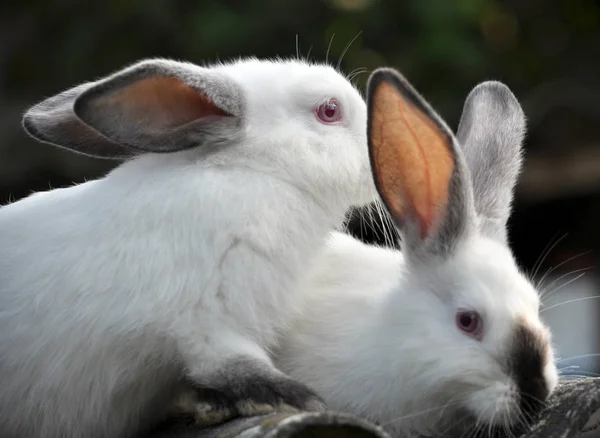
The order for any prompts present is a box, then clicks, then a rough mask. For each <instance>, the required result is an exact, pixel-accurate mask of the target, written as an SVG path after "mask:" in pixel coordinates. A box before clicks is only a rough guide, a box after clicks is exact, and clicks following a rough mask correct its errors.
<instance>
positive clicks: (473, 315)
mask: <svg viewBox="0 0 600 438" xmlns="http://www.w3.org/2000/svg"><path fill="white" fill-rule="evenodd" d="M456 326H457V327H458V328H459V329H460V330H461V331H463V332H464V333H466V334H468V335H469V336H471V337H473V338H475V339H477V340H481V333H482V329H483V323H482V321H481V316H479V313H477V312H476V311H474V310H459V311H458V312H456Z"/></svg>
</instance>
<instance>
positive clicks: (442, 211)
mask: <svg viewBox="0 0 600 438" xmlns="http://www.w3.org/2000/svg"><path fill="white" fill-rule="evenodd" d="M367 110H368V124H367V129H368V142H369V153H370V158H371V169H372V171H373V177H374V180H375V185H376V186H377V190H378V192H379V194H380V196H381V198H382V200H383V202H384V204H385V205H386V207H387V209H388V211H389V212H390V214H391V216H392V218H393V219H394V221H395V223H396V225H397V226H398V228H399V230H400V233H401V235H402V240H403V243H404V245H403V248H405V249H406V250H407V254H409V255H410V256H411V257H416V258H417V259H421V260H422V259H426V260H430V259H432V258H437V259H444V258H446V257H448V256H449V255H450V254H451V253H452V251H453V249H454V248H455V247H456V245H457V244H458V243H460V242H461V241H462V240H464V239H465V237H466V235H467V234H468V232H469V231H470V230H471V228H472V226H473V224H474V210H473V200H472V193H471V186H470V178H469V174H468V169H467V167H466V164H465V162H464V159H463V157H462V154H461V151H460V150H459V148H458V147H457V142H456V140H455V138H454V135H453V134H452V132H451V131H450V129H449V128H448V127H447V126H446V124H445V123H444V122H443V121H442V120H441V118H440V117H439V116H438V115H437V114H436V113H435V111H434V110H433V109H432V108H431V107H430V106H429V105H428V104H427V102H426V101H425V100H424V99H423V98H422V97H421V96H420V95H419V94H418V93H417V91H415V90H414V88H413V87H412V86H411V85H410V84H409V83H408V81H407V80H406V79H405V78H404V77H402V76H401V75H400V73H398V72H397V71H395V70H392V69H388V68H385V69H378V70H376V71H375V72H373V74H372V75H371V77H370V78H369V82H368V85H367Z"/></svg>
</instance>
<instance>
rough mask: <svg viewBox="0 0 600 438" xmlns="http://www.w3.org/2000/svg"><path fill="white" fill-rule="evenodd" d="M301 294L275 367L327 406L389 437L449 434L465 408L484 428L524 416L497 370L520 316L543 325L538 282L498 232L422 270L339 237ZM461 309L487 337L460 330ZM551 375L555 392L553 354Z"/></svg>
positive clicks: (385, 251)
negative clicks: (379, 427)
mask: <svg viewBox="0 0 600 438" xmlns="http://www.w3.org/2000/svg"><path fill="white" fill-rule="evenodd" d="M300 293H301V294H302V296H303V298H304V301H303V308H302V312H301V317H299V318H297V320H296V321H295V323H294V324H293V325H292V326H291V327H290V329H289V330H288V331H287V332H286V334H285V336H284V337H283V338H282V340H281V342H280V349H279V350H278V351H277V352H276V359H275V363H276V365H277V366H278V367H279V368H280V369H281V370H282V371H284V372H286V373H288V374H289V375H291V376H292V377H295V378H296V379H298V380H300V381H302V382H304V383H306V384H308V385H309V386H311V387H313V388H315V389H316V390H317V391H318V392H319V394H320V395H322V396H323V397H324V398H325V401H326V403H327V404H328V406H329V408H330V409H333V410H340V411H344V412H351V413H354V414H356V415H360V416H364V417H366V418H369V419H371V420H372V421H376V422H378V423H381V424H383V425H384V426H385V428H386V429H388V430H389V431H390V432H392V433H401V432H403V433H409V432H414V431H418V432H429V431H436V432H442V431H443V430H444V428H445V427H448V425H447V424H446V421H448V420H450V421H455V422H456V421H457V420H458V419H460V417H458V416H457V415H459V414H458V412H459V408H464V407H466V406H467V407H469V408H470V409H471V410H472V412H475V413H476V415H478V416H479V417H480V420H481V421H482V422H483V423H484V424H487V423H490V422H492V421H496V422H502V421H506V420H507V419H510V421H516V420H518V417H517V416H516V415H512V414H514V413H516V412H515V411H514V409H515V407H514V401H513V400H514V397H513V396H510V394H509V393H510V392H511V391H514V383H513V382H512V380H511V378H510V377H509V376H507V375H506V374H505V373H504V371H503V370H502V368H501V363H502V362H503V361H504V360H505V359H506V351H505V350H504V346H505V341H506V340H507V338H508V337H509V336H511V335H512V330H513V328H514V322H515V321H516V320H518V319H519V318H523V319H524V320H525V321H527V322H528V323H529V324H534V325H535V326H536V327H535V328H536V329H538V330H541V331H543V332H544V333H545V332H546V329H545V328H543V326H542V324H541V322H540V321H539V317H538V307H539V299H538V295H537V293H536V291H535V289H534V288H533V287H532V285H531V284H530V283H529V281H528V280H527V279H526V278H525V277H524V276H523V275H522V274H521V273H520V272H519V270H518V268H517V266H516V265H515V263H514V260H513V258H512V255H511V254H510V252H509V251H508V250H507V249H506V248H505V247H504V246H503V245H501V244H499V243H497V242H496V241H495V240H491V239H487V238H485V237H481V236H479V237H477V238H474V239H473V240H472V241H469V242H467V243H465V245H464V246H463V247H462V248H461V249H460V250H459V251H458V252H457V254H456V255H455V256H454V257H453V258H452V259H450V260H448V261H447V262H445V263H444V264H442V265H439V266H429V267H428V268H427V269H426V270H417V271H415V270H414V269H413V267H410V266H408V265H407V264H406V263H405V261H404V258H403V256H402V253H401V252H400V251H396V250H392V249H388V248H378V247H375V246H369V245H366V244H364V243H362V242H360V241H358V240H356V239H354V238H353V237H351V236H348V235H346V234H342V233H334V234H333V235H332V236H331V238H330V239H329V242H328V244H327V246H326V248H325V249H324V250H323V252H322V253H321V255H320V256H319V257H318V258H317V260H316V261H315V263H314V264H313V266H312V269H311V270H310V272H309V275H308V276H307V278H306V279H304V280H303V282H302V283H301V285H300ZM460 307H467V308H473V307H474V308H476V309H478V310H479V311H480V313H481V314H482V317H483V319H484V324H485V336H484V340H483V341H482V342H481V343H480V342H477V341H475V340H473V339H470V338H468V337H467V336H466V335H465V334H463V333H461V332H460V331H459V330H458V329H457V328H456V327H455V322H454V318H455V312H456V309H457V308H460ZM545 377H546V379H548V382H549V384H550V386H551V389H554V388H555V387H556V384H557V378H558V377H557V372H556V367H555V364H554V360H553V359H552V358H550V360H549V365H548V367H547V370H546V373H545ZM501 397H507V399H506V401H505V402H498V400H501ZM454 402H456V404H454ZM445 405H447V407H446V408H445V409H444V410H443V411H442V407H443V406H445Z"/></svg>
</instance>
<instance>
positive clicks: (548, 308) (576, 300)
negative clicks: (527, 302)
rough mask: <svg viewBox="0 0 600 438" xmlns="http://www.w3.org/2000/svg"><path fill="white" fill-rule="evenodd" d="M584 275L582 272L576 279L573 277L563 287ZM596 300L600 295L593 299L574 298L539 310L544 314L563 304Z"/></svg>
mask: <svg viewBox="0 0 600 438" xmlns="http://www.w3.org/2000/svg"><path fill="white" fill-rule="evenodd" d="M584 274H585V272H584V273H582V274H579V275H578V276H577V277H575V278H573V279H572V280H570V281H568V282H567V283H565V284H564V285H563V286H566V285H568V284H569V283H572V282H573V281H575V280H577V279H579V278H581V277H582V276H583V275H584ZM561 287H562V286H561ZM598 298H600V295H594V296H593V297H581V298H574V299H572V300H567V301H563V302H562V303H558V304H554V305H552V306H550V307H546V308H545V309H542V310H540V313H543V312H545V311H547V310H550V309H554V308H556V307H560V306H564V305H565V304H571V303H576V302H578V301H586V300H595V299H598Z"/></svg>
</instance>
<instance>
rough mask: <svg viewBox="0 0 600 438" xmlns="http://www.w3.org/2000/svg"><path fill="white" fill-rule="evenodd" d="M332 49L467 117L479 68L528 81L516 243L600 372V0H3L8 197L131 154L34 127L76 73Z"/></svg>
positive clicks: (3, 167) (0, 119)
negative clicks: (44, 134) (53, 143)
mask: <svg viewBox="0 0 600 438" xmlns="http://www.w3.org/2000/svg"><path fill="white" fill-rule="evenodd" d="M328 51H329V58H328V59H329V62H331V63H334V64H337V63H338V61H339V62H340V66H341V69H342V70H343V71H345V72H347V73H350V72H353V71H357V72H358V71H361V70H363V69H364V71H365V73H363V74H360V75H358V76H357V77H356V79H355V82H356V83H357V85H358V86H359V87H360V88H361V89H363V87H364V84H365V81H366V79H367V77H368V72H370V71H371V70H372V69H374V68H376V67H378V66H393V67H396V68H398V69H400V70H401V71H403V73H404V74H405V75H406V76H407V77H408V79H409V80H410V81H411V82H412V83H413V84H414V85H415V86H416V88H417V89H418V90H420V91H421V93H422V94H423V95H424V96H425V97H426V98H427V99H428V100H429V101H430V102H431V104H432V105H433V107H434V108H436V109H437V110H438V111H439V112H440V114H441V115H442V116H443V117H444V118H445V119H446V120H447V121H448V123H449V124H450V126H451V127H452V128H453V129H456V125H457V123H458V119H459V116H460V111H461V109H462V104H463V100H464V98H465V97H466V95H467V93H468V92H469V90H470V89H471V88H472V87H473V86H475V85H476V84H477V83H478V82H480V81H483V80H486V79H497V80H500V81H503V82H505V83H506V84H507V85H508V86H509V87H510V88H511V89H512V90H513V91H514V93H515V94H516V95H517V97H518V98H519V99H520V101H521V102H522V105H523V107H524V109H525V112H526V114H527V116H528V119H529V121H528V125H529V133H528V136H527V139H526V157H527V160H526V164H525V168H524V172H523V175H522V178H521V180H520V183H519V186H518V189H517V199H516V204H515V212H514V215H513V217H512V220H511V240H512V243H513V248H514V251H515V253H516V256H517V258H518V260H519V262H520V263H521V264H522V266H523V268H524V269H525V270H526V271H528V272H530V273H531V275H533V276H535V278H536V279H538V280H541V279H542V277H544V279H543V288H544V289H545V290H547V296H546V298H545V299H544V304H545V310H544V313H543V315H544V317H545V319H546V320H547V321H548V322H549V324H550V325H551V326H552V327H553V329H554V333H555V341H556V345H557V349H558V354H559V355H560V356H561V357H562V358H563V359H562V361H561V362H560V366H561V367H562V368H564V370H565V372H566V373H570V374H578V375H594V374H595V373H600V360H598V357H599V356H598V355H597V353H600V336H599V335H600V330H599V328H600V327H599V325H600V322H599V321H600V299H596V298H597V295H598V293H599V290H600V281H599V280H598V277H597V272H596V269H595V268H596V266H598V264H599V258H600V230H599V226H600V2H599V1H598V0H596V1H595V0H512V1H487V0H454V1H448V0H395V1H392V0H323V1H321V0H251V1H233V0H202V1H193V2H192V1H177V2H175V1H171V0H103V1H102V2H99V1H97V2H94V1H87V2H82V1H75V0H62V1H61V0H29V1H27V2H25V1H22V0H3V2H2V5H1V6H0V138H1V139H2V141H1V142H0V204H5V203H8V202H11V201H13V200H16V199H19V198H21V197H23V196H27V195H28V194H30V193H31V192H32V191H39V190H48V189H49V188H55V187H61V186H65V185H70V184H72V183H74V182H81V181H83V180H85V179H90V178H96V177H99V176H101V175H103V174H105V173H106V172H107V171H108V170H110V169H111V168H112V167H113V166H115V165H116V164H117V163H115V162H108V161H102V160H94V159H89V158H85V157H82V156H77V155H73V154H70V153H67V152H63V151H61V150H59V149H57V148H53V147H50V146H47V145H42V144H38V143H35V142H34V141H32V140H30V139H29V138H28V137H27V136H26V135H25V134H24V132H23V130H22V129H21V127H20V118H21V114H22V113H23V111H24V110H25V109H26V108H27V107H28V106H29V105H32V104H33V103H36V102H38V101H40V100H42V99H44V98H46V97H49V96H51V95H53V94H56V93H58V92H59V91H62V90H63V89H65V88H68V87H71V86H73V85H76V84H78V83H80V82H84V81H88V80H93V79H95V78H98V77H101V76H104V75H106V74H109V73H111V72H112V71H114V70H116V69H119V68H121V67H123V66H125V65H127V64H130V63H132V62H134V61H136V60H138V59H140V58H144V57H152V56H160V57H169V58H176V59H184V60H188V61H191V62H195V63H205V62H211V61H215V60H219V59H220V60H226V59H228V58H231V57H238V56H244V55H255V56H258V57H273V56H276V55H279V56H296V55H297V53H299V55H300V56H301V57H304V58H310V59H314V60H325V58H326V54H327V52H328ZM356 69H359V70H356ZM365 217H366V216H365V214H360V212H359V213H358V214H356V215H355V216H354V217H353V218H352V219H351V220H350V222H349V228H350V231H351V232H352V233H354V234H355V235H358V236H360V237H362V238H363V239H365V240H366V241H370V242H378V243H383V234H382V233H381V231H380V229H379V228H378V224H377V223H371V222H370V221H368V220H365ZM369 228H372V229H371V230H369ZM373 229H374V230H373ZM378 230H379V231H378ZM573 300H575V301H573Z"/></svg>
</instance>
